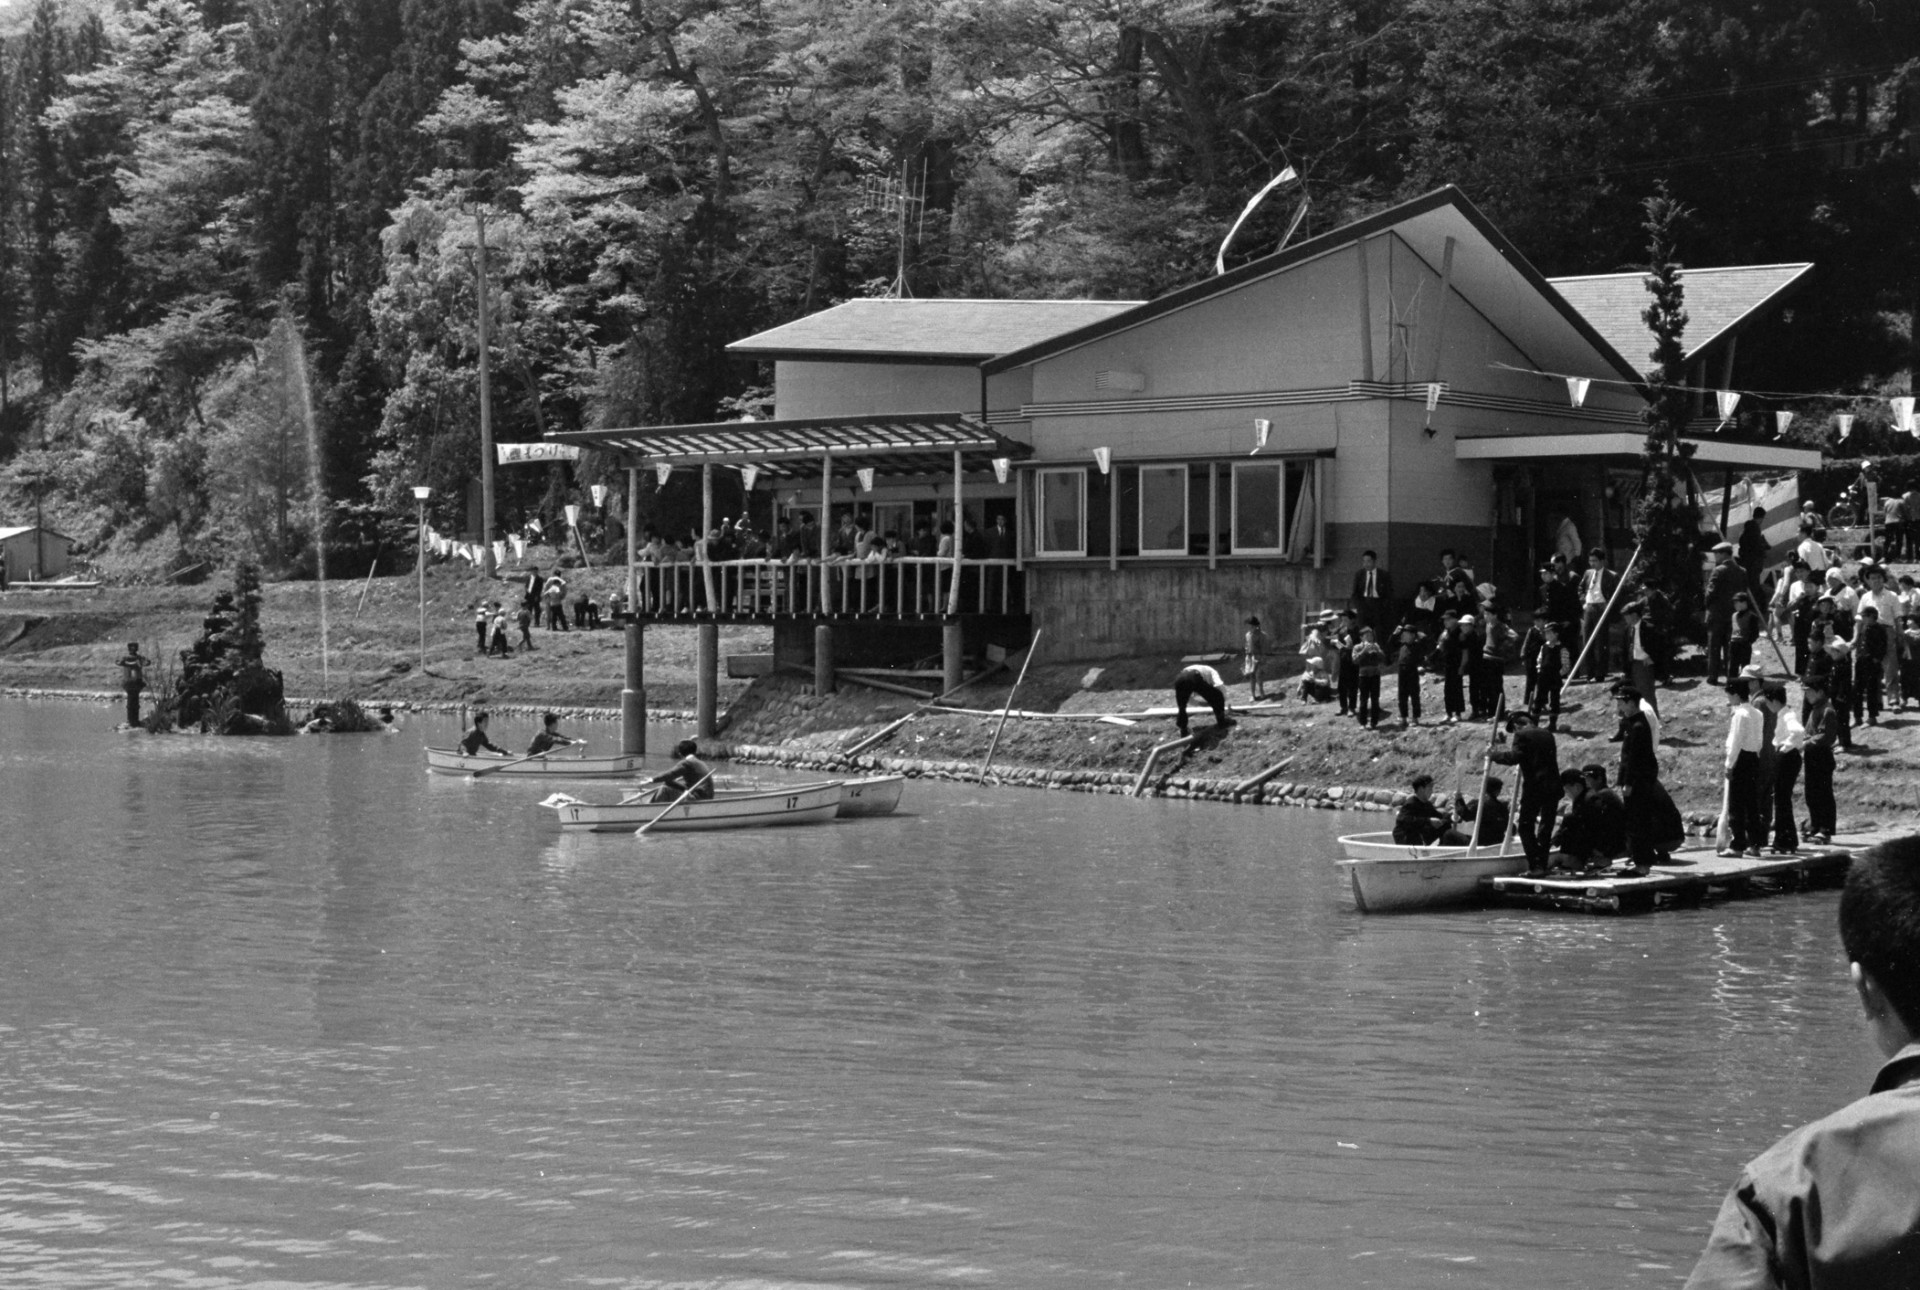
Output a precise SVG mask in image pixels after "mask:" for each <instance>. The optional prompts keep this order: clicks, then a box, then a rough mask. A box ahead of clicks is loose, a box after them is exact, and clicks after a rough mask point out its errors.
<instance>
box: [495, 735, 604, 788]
mask: <svg viewBox="0 0 1920 1290" xmlns="http://www.w3.org/2000/svg"><path fill="white" fill-rule="evenodd" d="M574 742H575V743H577V744H584V743H586V742H587V741H586V740H584V739H576V740H574ZM561 746H562V747H565V746H566V745H564V744H562V745H561ZM552 753H553V749H551V748H549V749H547V750H546V751H544V752H537V753H528V754H527V755H526V756H525V757H515V758H514V759H513V760H512V761H503V762H501V763H500V764H499V765H498V766H483V767H481V768H480V769H479V770H476V771H474V772H473V774H471V775H469V776H468V777H467V778H469V779H479V778H480V777H481V776H482V775H491V774H493V772H494V771H496V770H505V769H506V768H507V767H509V766H518V765H520V764H522V763H523V762H530V761H534V760H537V759H538V758H541V757H546V756H550V755H551V754H552Z"/></svg>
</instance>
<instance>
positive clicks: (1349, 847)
mask: <svg viewBox="0 0 1920 1290" xmlns="http://www.w3.org/2000/svg"><path fill="white" fill-rule="evenodd" d="M1340 846H1341V849H1343V850H1344V851H1345V852H1346V853H1347V858H1346V859H1344V860H1342V861H1340V862H1339V863H1340V867H1341V868H1343V869H1345V870H1346V871H1347V876H1348V878H1349V879H1351V881H1352V883H1353V903H1354V905H1355V906H1356V907H1357V908H1358V909H1359V910H1360V912H1361V913H1363V914H1380V913H1401V912H1404V911H1407V910H1412V909H1439V908H1443V907H1445V906H1447V905H1464V904H1470V903H1472V902H1473V901H1476V900H1479V899H1481V898H1482V896H1483V895H1484V894H1485V892H1484V889H1483V888H1482V887H1481V884H1480V880H1481V879H1482V878H1500V877H1505V876H1508V875H1510V874H1518V873H1525V872H1526V870H1527V856H1526V853H1525V852H1524V851H1523V850H1521V848H1520V844H1519V842H1518V841H1517V840H1512V841H1503V842H1501V843H1500V845H1498V846H1479V847H1461V846H1430V847H1420V846H1409V845H1407V844H1406V843H1403V842H1395V841H1394V840H1393V834H1392V833H1350V834H1348V835H1347V836H1346V837H1343V838H1341V839H1340Z"/></svg>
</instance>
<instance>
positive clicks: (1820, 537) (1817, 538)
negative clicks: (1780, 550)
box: [1794, 529, 1831, 573]
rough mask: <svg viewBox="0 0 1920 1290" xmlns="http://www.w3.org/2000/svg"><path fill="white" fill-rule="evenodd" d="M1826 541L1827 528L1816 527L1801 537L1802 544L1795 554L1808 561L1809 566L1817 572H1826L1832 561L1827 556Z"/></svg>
mask: <svg viewBox="0 0 1920 1290" xmlns="http://www.w3.org/2000/svg"><path fill="white" fill-rule="evenodd" d="M1826 541H1827V531H1826V530H1825V529H1815V530H1814V531H1813V532H1811V533H1809V534H1807V536H1806V537H1804V538H1802V539H1800V545H1799V546H1798V547H1797V548H1796V549H1795V551H1794V554H1796V555H1798V556H1799V557H1800V558H1801V559H1802V560H1805V561H1806V562H1807V568H1809V569H1811V570H1813V571H1814V572H1815V573H1825V572H1826V571H1827V565H1828V564H1829V563H1831V561H1830V560H1829V559H1828V558H1827V547H1826Z"/></svg>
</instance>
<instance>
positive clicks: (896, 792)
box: [840, 775, 907, 819]
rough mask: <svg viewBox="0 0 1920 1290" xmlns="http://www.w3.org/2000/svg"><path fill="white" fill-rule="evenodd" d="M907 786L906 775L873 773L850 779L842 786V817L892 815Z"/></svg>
mask: <svg viewBox="0 0 1920 1290" xmlns="http://www.w3.org/2000/svg"><path fill="white" fill-rule="evenodd" d="M906 786H907V777H906V776H905V775H872V776H869V777H868V778H866V779H850V780H848V781H846V783H844V784H842V785H841V786H840V818H841V819H846V818H847V817H848V816H850V815H892V814H893V808H894V807H896V806H898V805H900V794H901V792H902V791H904V790H905V788H906Z"/></svg>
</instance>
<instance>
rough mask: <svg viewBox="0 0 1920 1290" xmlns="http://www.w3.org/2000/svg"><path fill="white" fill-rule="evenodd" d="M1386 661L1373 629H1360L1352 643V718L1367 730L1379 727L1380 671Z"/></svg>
mask: <svg viewBox="0 0 1920 1290" xmlns="http://www.w3.org/2000/svg"><path fill="white" fill-rule="evenodd" d="M1386 661H1387V654H1386V651H1385V650H1383V649H1381V648H1380V643H1379V642H1378V641H1376V640H1374V638H1373V628H1371V627H1362V628H1361V629H1360V638H1359V639H1358V640H1356V641H1355V642H1354V643H1353V670H1354V675H1355V679H1356V682H1357V685H1358V688H1357V690H1356V691H1355V704H1354V709H1355V710H1354V716H1355V717H1356V718H1357V719H1358V720H1359V722H1360V724H1361V725H1363V726H1365V727H1366V728H1367V729H1369V730H1375V729H1378V728H1379V726H1380V671H1381V669H1382V668H1383V667H1385V665H1386Z"/></svg>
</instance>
